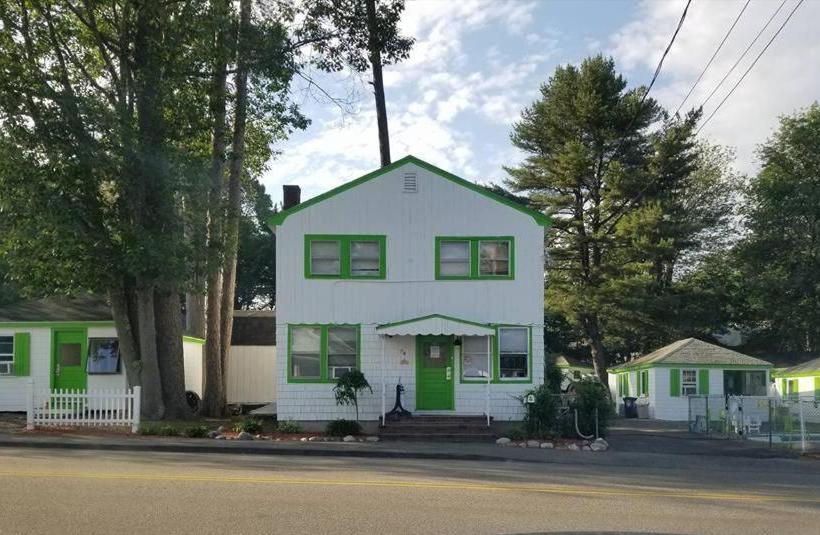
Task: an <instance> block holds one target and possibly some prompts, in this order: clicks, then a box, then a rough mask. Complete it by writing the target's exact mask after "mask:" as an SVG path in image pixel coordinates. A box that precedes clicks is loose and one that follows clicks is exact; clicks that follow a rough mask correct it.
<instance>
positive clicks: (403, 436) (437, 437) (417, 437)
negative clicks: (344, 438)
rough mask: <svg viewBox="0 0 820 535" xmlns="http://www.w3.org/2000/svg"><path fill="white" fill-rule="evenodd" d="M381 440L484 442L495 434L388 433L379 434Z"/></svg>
mask: <svg viewBox="0 0 820 535" xmlns="http://www.w3.org/2000/svg"><path fill="white" fill-rule="evenodd" d="M379 437H380V438H381V439H382V440H408V441H416V442H443V441H447V442H485V443H491V442H493V441H494V440H495V439H496V436H495V435H494V434H493V433H491V432H486V433H388V434H381V433H380V434H379Z"/></svg>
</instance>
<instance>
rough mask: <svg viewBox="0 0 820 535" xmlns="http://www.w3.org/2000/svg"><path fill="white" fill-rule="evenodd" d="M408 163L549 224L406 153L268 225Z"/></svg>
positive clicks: (546, 220)
mask: <svg viewBox="0 0 820 535" xmlns="http://www.w3.org/2000/svg"><path fill="white" fill-rule="evenodd" d="M408 163H412V164H415V165H417V166H418V167H421V168H422V169H425V170H427V171H430V172H431V173H433V174H435V175H438V176H440V177H442V178H445V179H447V180H449V181H451V182H455V183H456V184H458V185H460V186H463V187H465V188H467V189H469V190H472V191H474V192H476V193H480V194H481V195H484V196H485V197H487V198H489V199H491V200H493V201H496V202H498V203H500V204H503V205H506V206H508V207H510V208H512V209H514V210H518V211H519V212H521V213H523V214H526V215H528V216H530V217H532V218H533V219H534V220H535V222H536V223H537V224H538V225H541V226H543V227H548V226H550V224H551V219H550V217H549V216H548V215H546V214H543V213H541V212H539V211H537V210H533V209H531V208H527V207H526V206H523V205H521V204H519V203H517V202H515V201H511V200H510V199H505V198H504V197H501V196H500V195H497V194H495V193H493V192H492V191H490V190H488V189H487V188H485V187H483V186H479V185H478V184H473V183H472V182H470V181H468V180H464V179H463V178H461V177H458V176H456V175H454V174H452V173H448V172H447V171H445V170H443V169H440V168H438V167H436V166H435V165H432V164H429V163H427V162H425V161H423V160H420V159H418V158H416V157H415V156H411V155H408V156H405V157H404V158H402V159H400V160H396V161H395V162H393V163H391V164H390V165H386V166H384V167H382V168H380V169H377V170H375V171H371V172H370V173H367V174H366V175H364V176H360V177H359V178H357V179H355V180H351V181H350V182H346V183H344V184H342V185H341V186H339V187H336V188H333V189H332V190H329V191H326V192H324V193H322V194H321V195H317V196H316V197H313V198H310V199H308V200H306V201H304V202H302V203H299V204H297V205H296V206H293V207H291V208H289V209H287V210H283V211H281V212H277V213H275V214H273V215H272V216H271V217H270V218H268V226H270V227H275V226H277V225H281V224H282V223H283V222H284V221H285V219H287V218H288V216H290V215H292V214H295V213H296V212H299V211H301V210H304V209H305V208H309V207H311V206H313V205H314V204H318V203H320V202H322V201H324V200H327V199H329V198H331V197H334V196H336V195H338V194H340V193H342V192H345V191H347V190H349V189H351V188H355V187H356V186H358V185H360V184H364V183H365V182H368V181H369V180H372V179H374V178H377V177H380V176H382V175H384V174H386V173H389V172H390V171H393V170H394V169H398V168H399V167H401V166H403V165H405V164H408Z"/></svg>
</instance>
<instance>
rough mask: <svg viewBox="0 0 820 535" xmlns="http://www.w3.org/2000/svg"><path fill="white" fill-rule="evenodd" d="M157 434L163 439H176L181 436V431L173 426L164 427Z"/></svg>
mask: <svg viewBox="0 0 820 535" xmlns="http://www.w3.org/2000/svg"><path fill="white" fill-rule="evenodd" d="M157 434H158V435H160V436H162V437H175V436H177V435H179V430H178V429H177V428H176V427H174V426H173V425H163V426H162V427H160V428H159V431H158V432H157Z"/></svg>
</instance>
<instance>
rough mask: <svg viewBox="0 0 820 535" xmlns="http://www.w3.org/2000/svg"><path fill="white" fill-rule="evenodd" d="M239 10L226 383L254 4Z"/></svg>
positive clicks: (225, 305)
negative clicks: (249, 46)
mask: <svg viewBox="0 0 820 535" xmlns="http://www.w3.org/2000/svg"><path fill="white" fill-rule="evenodd" d="M239 5H240V7H239V49H238V56H237V62H236V78H235V81H234V85H235V86H236V100H235V104H234V109H235V111H234V124H233V146H232V150H231V164H230V174H229V177H228V213H227V219H226V223H225V271H224V275H223V280H222V310H221V323H222V328H221V336H220V346H221V347H220V349H221V353H222V354H221V362H222V374H223V380H225V373H226V372H225V369H226V366H227V364H226V363H227V361H228V351H229V350H230V347H231V335H232V334H233V309H234V298H235V295H236V258H237V253H238V249H239V216H240V210H241V208H242V168H243V164H244V161H245V123H246V121H247V115H248V61H247V60H248V57H247V56H248V54H249V53H250V51H249V50H248V39H249V35H248V33H249V30H250V23H251V1H250V0H241V2H240V4H239Z"/></svg>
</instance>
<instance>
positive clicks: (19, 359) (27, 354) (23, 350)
mask: <svg viewBox="0 0 820 535" xmlns="http://www.w3.org/2000/svg"><path fill="white" fill-rule="evenodd" d="M12 370H13V374H14V375H16V376H18V377H27V376H28V375H31V333H14V364H13V365H12Z"/></svg>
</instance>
